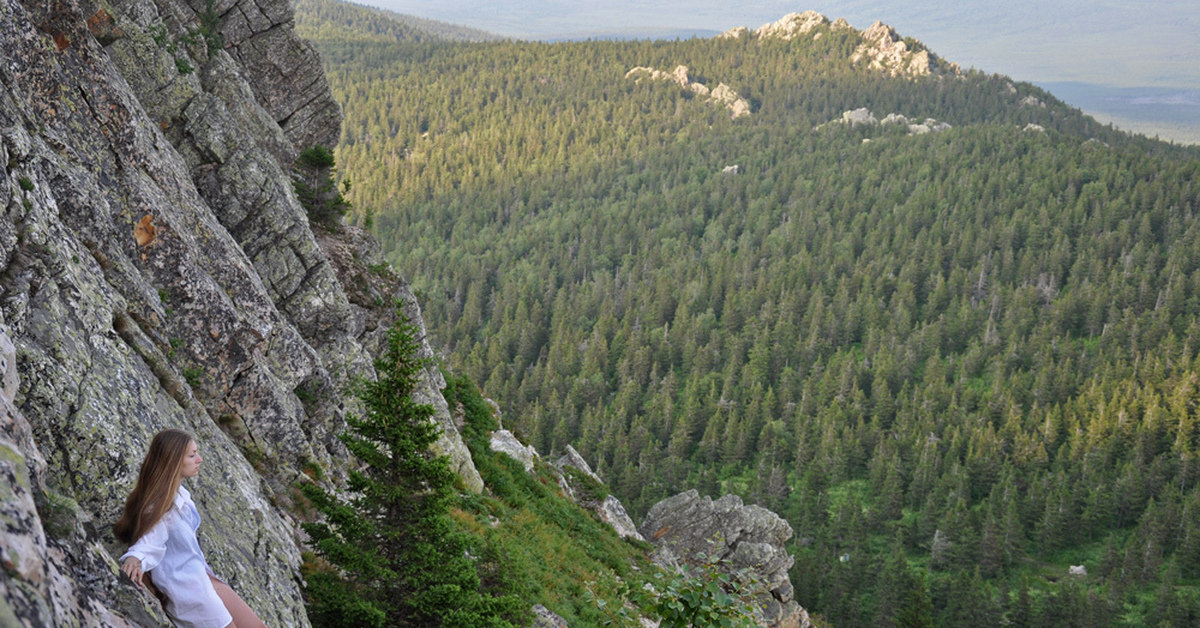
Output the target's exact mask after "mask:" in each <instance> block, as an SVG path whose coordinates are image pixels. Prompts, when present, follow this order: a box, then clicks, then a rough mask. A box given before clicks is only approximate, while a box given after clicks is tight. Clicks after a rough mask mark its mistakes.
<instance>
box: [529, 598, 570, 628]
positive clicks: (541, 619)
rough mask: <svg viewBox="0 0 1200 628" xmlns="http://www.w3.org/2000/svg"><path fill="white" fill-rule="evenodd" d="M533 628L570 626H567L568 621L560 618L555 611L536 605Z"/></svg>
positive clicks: (565, 627) (566, 627) (562, 627)
mask: <svg viewBox="0 0 1200 628" xmlns="http://www.w3.org/2000/svg"><path fill="white" fill-rule="evenodd" d="M533 628H569V626H567V620H565V619H563V618H562V617H559V616H558V614H556V613H555V612H554V611H552V610H550V609H548V608H546V607H545V606H542V605H541V604H534V605H533Z"/></svg>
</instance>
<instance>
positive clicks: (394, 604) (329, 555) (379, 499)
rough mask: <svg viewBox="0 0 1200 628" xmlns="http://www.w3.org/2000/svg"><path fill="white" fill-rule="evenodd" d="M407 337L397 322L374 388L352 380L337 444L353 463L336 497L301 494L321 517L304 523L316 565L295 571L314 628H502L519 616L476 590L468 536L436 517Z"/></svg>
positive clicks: (414, 361) (508, 603) (513, 601)
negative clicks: (302, 580)
mask: <svg viewBox="0 0 1200 628" xmlns="http://www.w3.org/2000/svg"><path fill="white" fill-rule="evenodd" d="M415 331H416V328H415V327H413V326H412V325H409V324H407V323H405V322H403V317H401V322H400V323H397V325H396V326H395V327H394V328H393V329H392V330H391V331H390V332H389V334H388V342H387V348H386V350H385V351H384V354H383V356H382V357H381V358H380V359H378V360H376V361H375V370H376V374H377V378H378V379H377V380H376V381H373V382H361V383H360V384H359V386H358V389H357V391H356V394H357V396H358V398H359V399H360V400H362V402H363V405H364V407H365V414H364V416H363V417H362V418H358V417H355V416H349V417H347V419H346V423H347V425H348V427H349V430H348V431H347V432H346V433H344V434H342V435H341V439H342V442H344V443H345V444H346V447H347V448H348V449H349V450H350V451H351V452H352V453H353V454H354V455H355V456H356V457H357V458H358V459H359V460H360V461H362V463H363V467H362V469H361V470H355V471H351V473H350V476H349V480H348V484H347V489H348V490H347V491H346V492H345V493H343V494H333V493H330V492H328V491H326V490H324V489H322V488H321V487H319V486H317V485H315V484H305V485H302V486H301V490H302V491H303V492H304V494H305V496H307V497H308V499H310V500H311V501H312V503H313V505H314V506H315V507H316V509H317V510H318V511H319V512H320V513H321V514H322V515H324V521H323V522H320V523H307V524H304V530H305V531H306V532H307V533H308V534H309V536H310V537H311V539H312V540H311V544H312V547H313V548H314V550H315V553H316V554H317V555H318V556H319V557H320V558H321V559H322V560H321V561H320V563H319V564H315V565H311V566H310V568H309V569H307V573H306V582H307V585H308V587H307V588H308V610H309V618H310V620H311V621H312V623H313V625H314V626H339V627H341V626H346V627H349V626H354V627H383V626H388V627H392V626H421V627H425V626H429V627H435V626H441V627H446V628H476V627H494V628H511V626H512V625H513V624H512V623H511V622H510V621H509V619H510V618H512V619H516V618H519V617H520V616H521V610H520V602H519V600H518V599H517V598H515V597H513V596H504V597H492V596H489V595H485V594H483V593H481V591H480V582H479V575H478V573H477V570H476V566H475V563H474V561H473V560H472V558H471V557H470V550H471V549H472V548H471V544H470V542H469V537H467V536H466V535H465V534H463V533H461V532H458V531H456V530H455V529H454V528H453V526H452V524H451V521H450V519H449V516H448V509H449V506H450V503H451V500H452V499H453V498H454V473H453V472H452V471H451V470H450V467H449V464H448V462H447V458H446V457H445V456H438V455H434V454H433V453H432V452H431V451H430V449H429V447H430V445H432V444H433V443H434V442H435V441H436V440H437V438H438V433H439V432H438V430H439V428H438V426H437V424H436V423H434V422H433V420H432V417H433V412H434V410H433V406H430V405H428V404H419V403H417V402H415V401H413V399H412V393H413V390H414V388H415V385H416V382H417V377H418V375H419V373H420V371H421V368H422V366H423V364H424V361H423V360H421V359H419V358H418V357H417V348H418V344H417V340H416V338H415Z"/></svg>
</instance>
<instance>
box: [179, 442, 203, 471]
mask: <svg viewBox="0 0 1200 628" xmlns="http://www.w3.org/2000/svg"><path fill="white" fill-rule="evenodd" d="M203 461H204V459H203V458H201V457H200V452H199V451H197V450H196V441H192V442H190V443H188V446H187V450H186V451H185V452H184V454H183V468H182V470H180V474H181V475H183V477H185V478H194V477H196V475H198V474H199V473H200V463H201V462H203Z"/></svg>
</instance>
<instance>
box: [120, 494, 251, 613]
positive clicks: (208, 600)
mask: <svg viewBox="0 0 1200 628" xmlns="http://www.w3.org/2000/svg"><path fill="white" fill-rule="evenodd" d="M199 527H200V513H199V512H198V511H197V510H196V504H195V502H193V501H192V494H191V493H189V492H188V490H187V489H186V488H184V487H183V486H182V485H180V487H179V492H178V493H176V494H175V503H174V504H173V505H172V506H171V509H170V510H168V511H167V514H165V515H163V518H162V519H161V520H159V522H158V523H156V524H154V527H153V528H150V529H149V530H147V531H146V533H145V534H143V535H142V537H141V538H140V539H137V541H135V542H134V544H133V545H131V546H130V547H129V551H128V552H125V554H124V555H123V556H121V562H125V559H126V558H128V557H130V556H132V557H134V558H137V559H138V560H140V561H142V571H153V572H154V573H153V574H152V575H151V579H152V580H153V581H154V586H156V587H158V590H159V591H161V592H162V593H163V595H165V596H167V608H166V611H167V614H168V615H170V616H171V619H173V620H175V623H176V624H177V625H179V626H182V627H183V628H224V627H225V626H228V625H229V624H230V623H231V622H233V617H232V616H230V614H229V611H228V610H226V609H225V604H224V603H223V602H221V598H220V597H218V596H217V592H216V591H215V590H213V586H212V581H210V580H209V579H208V577H209V574H211V573H212V569H210V568H209V566H208V563H207V562H206V561H205V560H204V554H203V552H201V551H200V544H199V543H198V542H197V541H196V529H197V528H199Z"/></svg>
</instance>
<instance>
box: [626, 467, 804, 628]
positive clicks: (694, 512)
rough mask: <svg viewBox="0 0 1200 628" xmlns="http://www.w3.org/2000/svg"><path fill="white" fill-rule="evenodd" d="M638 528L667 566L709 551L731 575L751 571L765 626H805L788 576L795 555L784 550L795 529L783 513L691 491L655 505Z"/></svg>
mask: <svg viewBox="0 0 1200 628" xmlns="http://www.w3.org/2000/svg"><path fill="white" fill-rule="evenodd" d="M638 531H639V532H640V533H641V534H642V536H643V537H645V538H646V539H647V540H649V541H651V542H652V543H654V544H655V545H656V546H657V550H656V552H655V561H656V562H657V563H659V564H660V565H662V566H664V567H666V568H673V567H676V566H678V567H681V568H685V569H686V568H688V567H689V566H694V565H697V564H700V563H701V562H702V561H701V559H700V558H699V554H700V553H704V554H705V555H706V556H707V557H708V558H709V559H710V560H719V561H721V563H722V569H725V570H728V572H729V573H736V572H738V571H741V570H743V569H747V570H750V571H751V572H752V573H753V574H754V576H755V577H756V579H757V580H758V584H757V585H756V587H755V590H754V594H755V597H756V599H757V600H758V601H759V604H760V609H759V610H760V612H761V617H762V621H763V624H764V625H767V626H773V627H783V628H791V627H793V626H801V625H803V624H802V619H803V617H804V615H803V614H802V611H803V609H802V608H800V605H799V604H798V603H796V601H795V599H793V595H794V590H793V588H792V584H791V581H790V579H789V578H788V569H790V568H791V566H792V562H793V559H792V557H791V556H789V555H788V553H787V551H786V550H785V549H784V545H785V543H786V542H787V540H788V539H789V538H791V536H792V527H791V526H790V525H788V523H787V522H786V521H784V520H783V519H781V518H780V517H779V515H776V514H775V513H773V512H771V511H769V510H767V509H766V508H762V507H760V506H746V505H744V504H743V503H742V500H741V498H740V497H738V496H736V495H725V496H724V497H721V498H720V499H718V500H716V501H713V500H712V498H709V497H704V498H701V497H700V495H699V493H698V492H696V491H695V490H690V491H687V492H685V493H680V494H679V495H676V496H674V497H670V498H667V499H665V500H663V501H661V502H658V503H657V504H655V505H654V506H653V507H651V508H650V512H649V513H647V514H646V520H645V521H644V522H643V523H642V525H641V527H640V528H639V529H638Z"/></svg>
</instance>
